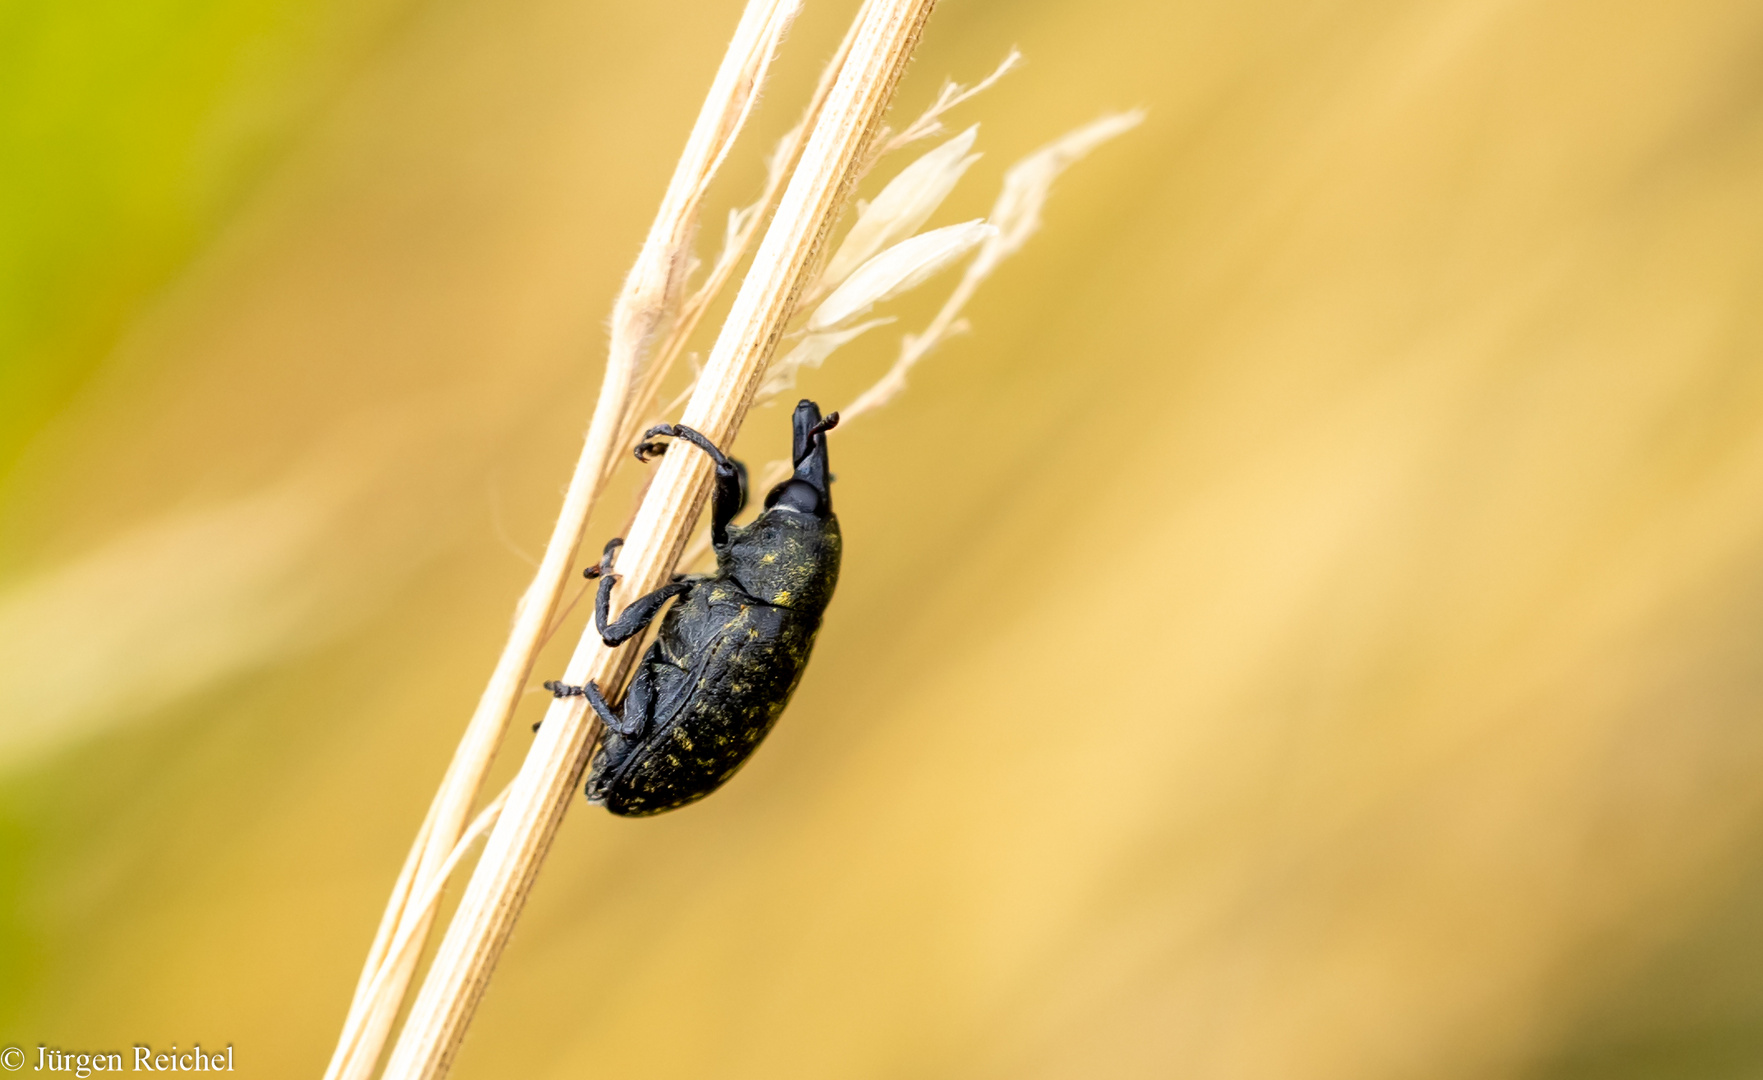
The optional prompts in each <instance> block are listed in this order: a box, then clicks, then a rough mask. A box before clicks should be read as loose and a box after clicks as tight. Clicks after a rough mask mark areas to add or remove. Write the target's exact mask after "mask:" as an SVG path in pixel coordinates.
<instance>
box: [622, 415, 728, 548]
mask: <svg viewBox="0 0 1763 1080" xmlns="http://www.w3.org/2000/svg"><path fill="white" fill-rule="evenodd" d="M657 435H667V436H671V437H672V438H676V439H684V440H686V441H687V442H689V443H691V444H692V445H693V446H696V447H697V448H698V449H700V450H702V451H704V452H705V453H706V454H709V455H710V460H711V461H713V462H715V463H716V494H715V495H714V496H713V497H712V499H711V503H710V542H711V543H712V544H714V545H715V546H716V547H717V548H718V549H721V548H722V547H724V546H726V545H727V544H728V526H729V522H731V521H733V520H734V519H735V518H736V517H737V516H738V515H739V514H740V512H741V511H742V510H743V509H745V508H746V506H747V467H746V466H745V465H743V464H741V463H740V462H739V461H736V460H735V459H734V458H731V457H729V456H728V455H727V454H725V453H723V452H722V451H721V450H720V449H718V448H717V445H716V444H715V443H713V442H711V441H710V440H709V439H707V438H705V437H704V434H703V433H702V432H700V431H698V430H697V429H696V428H690V427H687V426H686V425H684V424H656V425H655V426H654V427H652V428H650V429H649V430H648V431H645V432H643V438H644V440H645V441H644V442H642V443H639V444H638V445H637V460H638V461H648V460H649V459H650V458H651V457H654V456H655V455H656V454H659V453H661V452H662V451H663V450H664V449H666V447H667V444H666V443H658V442H649V441H646V440H650V439H653V438H655V437H656V436H657Z"/></svg>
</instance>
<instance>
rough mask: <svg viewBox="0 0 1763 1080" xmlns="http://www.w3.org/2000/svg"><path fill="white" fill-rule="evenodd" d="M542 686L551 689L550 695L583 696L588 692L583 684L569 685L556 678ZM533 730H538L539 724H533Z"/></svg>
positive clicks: (563, 696)
mask: <svg viewBox="0 0 1763 1080" xmlns="http://www.w3.org/2000/svg"><path fill="white" fill-rule="evenodd" d="M544 687H545V689H547V690H549V691H551V696H552V697H560V698H565V697H585V696H586V695H587V693H588V688H587V687H585V686H571V685H569V684H568V683H566V682H561V681H559V680H557V679H552V680H551V681H550V682H547V683H545V684H544ZM542 722H543V721H541V723H542ZM533 730H534V731H537V730H539V725H538V724H534V725H533Z"/></svg>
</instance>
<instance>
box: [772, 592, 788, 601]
mask: <svg viewBox="0 0 1763 1080" xmlns="http://www.w3.org/2000/svg"><path fill="white" fill-rule="evenodd" d="M771 602H772V603H774V604H787V603H789V602H790V590H788V589H779V590H778V593H777V595H776V596H774V597H772V598H771Z"/></svg>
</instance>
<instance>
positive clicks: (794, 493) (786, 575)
mask: <svg viewBox="0 0 1763 1080" xmlns="http://www.w3.org/2000/svg"><path fill="white" fill-rule="evenodd" d="M838 420H839V414H838V413H833V414H832V415H831V416H828V417H827V418H826V419H825V420H822V419H821V417H820V407H819V406H817V405H816V404H815V403H814V402H812V401H806V400H804V401H802V402H801V403H799V404H798V405H797V406H796V413H795V416H794V417H793V424H794V436H795V437H794V453H793V455H792V456H793V460H794V462H795V474H794V475H793V476H791V477H790V478H789V479H787V480H785V481H783V482H782V483H780V484H778V485H777V486H776V487H774V488H772V490H771V493H770V494H769V495H767V496H766V497H765V511H764V512H763V513H761V514H760V515H759V517H758V518H756V519H755V520H754V521H753V523H752V524H750V525H745V526H738V525H732V524H731V522H732V521H733V519H734V517H735V515H737V514H739V513H740V512H741V508H742V507H743V506H744V505H745V504H746V501H747V490H746V475H747V473H746V469H745V468H743V467H742V466H741V464H740V463H739V462H737V461H735V460H733V459H731V458H729V457H728V456H727V455H725V454H724V453H723V452H722V451H721V450H719V449H718V448H717V447H716V445H715V444H714V443H712V442H711V441H710V440H709V439H706V438H705V437H704V436H703V435H701V434H699V433H698V432H697V431H694V430H692V429H691V428H689V427H686V426H684V425H672V424H662V425H660V426H658V427H654V428H651V429H650V430H649V431H648V432H646V433H645V434H644V436H643V438H644V439H645V440H651V439H654V438H655V437H656V436H669V437H672V438H674V439H676V440H680V441H683V442H685V443H690V444H691V445H693V446H695V447H697V448H698V449H699V450H702V451H703V452H704V453H707V454H709V455H710V457H711V459H712V460H713V461H715V463H716V492H715V496H714V499H713V502H712V506H711V523H710V538H711V543H712V545H713V546H714V547H715V549H716V573H715V574H712V575H709V576H703V577H681V578H678V579H676V580H674V581H673V582H671V583H670V584H667V585H663V586H662V587H661V588H659V589H657V590H655V591H654V592H652V593H650V594H649V595H647V596H644V597H641V598H639V599H637V600H635V601H633V602H632V603H631V605H630V606H629V607H627V608H625V610H624V612H623V613H622V614H620V615H619V617H618V619H617V620H615V621H614V620H611V618H610V611H609V610H608V607H609V604H610V600H611V596H612V586H613V584H614V583H615V582H616V581H617V580H618V579H617V576H616V575H615V574H613V573H612V561H613V555H614V553H615V552H616V551H617V550H618V547H619V545H620V544H621V543H622V541H620V540H613V541H612V542H611V543H609V544H607V545H606V555H605V558H604V559H602V560H601V563H600V566H599V567H597V568H594V569H591V570H589V572H588V573H589V575H590V576H593V575H594V574H596V573H598V574H599V576H600V590H599V593H598V595H597V597H596V599H595V604H594V625H595V627H596V628H598V629H599V631H600V636H601V638H602V639H604V640H605V641H606V643H607V644H608V645H618V644H620V643H622V642H625V641H628V640H630V639H631V638H633V637H635V636H636V635H638V634H640V633H642V632H643V629H644V627H646V626H647V625H648V624H649V622H650V621H651V620H652V619H654V618H655V615H656V613H657V612H659V611H660V610H661V607H662V605H663V604H665V603H666V602H667V601H668V600H670V599H674V598H676V597H677V598H678V602H677V603H675V604H674V606H673V608H672V609H671V610H669V611H668V613H667V615H666V617H664V618H663V619H662V620H661V629H660V630H659V631H658V632H657V633H656V636H655V641H654V643H653V644H651V645H650V646H649V649H648V651H646V652H645V653H644V654H643V658H642V660H640V661H639V662H638V665H637V672H636V675H635V676H633V677H632V679H631V684H630V690H629V691H628V692H627V693H626V694H625V699H624V708H623V711H622V714H621V713H620V712H618V711H615V710H614V709H613V708H612V707H611V706H610V705H609V704H608V703H607V702H606V699H605V698H604V697H602V696H601V694H600V689H599V687H597V686H595V685H594V684H593V683H591V682H590V683H588V684H587V685H586V686H565V685H562V684H560V683H556V682H548V683H546V684H545V688H546V689H548V690H551V691H552V692H553V693H556V694H558V695H559V696H564V695H570V694H583V695H586V697H587V698H588V701H589V703H590V704H591V705H592V706H593V708H594V711H595V712H597V713H598V714H599V715H600V719H601V721H602V722H603V723H604V724H605V727H606V733H605V737H604V739H603V740H602V741H601V744H600V750H599V753H598V754H596V755H595V757H594V763H593V766H592V768H591V769H590V770H589V773H588V783H587V794H588V800H589V801H590V802H594V803H599V804H601V805H603V806H605V807H606V809H608V810H610V811H612V812H613V813H614V814H623V815H627V816H641V815H646V814H659V813H661V812H662V811H664V810H672V809H674V808H675V807H679V806H684V805H685V804H687V803H689V802H693V801H695V800H698V799H701V798H703V797H704V796H706V795H708V794H710V793H711V792H712V791H715V790H716V789H717V788H718V787H720V786H721V785H722V784H723V782H724V781H726V780H727V779H728V778H729V777H730V776H733V775H734V773H735V770H737V769H739V768H740V767H741V765H742V764H743V763H744V762H745V761H746V760H747V758H748V757H749V756H750V755H751V754H752V752H753V749H754V747H756V746H758V745H759V741H760V740H761V739H763V738H765V735H766V732H768V731H770V730H771V726H772V724H774V723H776V721H777V718H778V715H779V714H780V713H782V712H783V710H784V706H785V705H787V704H788V703H789V700H790V695H791V694H792V693H794V692H795V689H796V684H797V683H798V682H800V681H801V679H802V670H803V668H805V667H806V666H807V665H808V655H809V653H810V652H811V651H812V650H813V648H814V635H815V634H816V633H817V632H818V631H819V629H820V619H821V615H822V613H823V612H825V610H826V605H827V602H828V601H830V600H831V599H832V595H833V588H834V586H836V585H837V584H838V580H839V552H840V547H841V540H840V536H839V519H838V518H837V517H835V516H834V515H833V508H832V491H831V487H830V483H831V474H830V473H829V472H828V470H827V454H826V432H828V431H829V430H831V429H832V428H833V426H834V425H835V424H837V423H838ZM680 445H681V442H674V443H671V444H667V443H658V442H651V441H645V442H644V443H642V444H641V445H640V446H638V447H637V457H638V458H639V459H642V460H645V461H646V460H648V459H649V458H650V457H652V456H654V455H656V454H659V453H661V452H662V451H663V450H664V449H666V448H667V447H669V446H680Z"/></svg>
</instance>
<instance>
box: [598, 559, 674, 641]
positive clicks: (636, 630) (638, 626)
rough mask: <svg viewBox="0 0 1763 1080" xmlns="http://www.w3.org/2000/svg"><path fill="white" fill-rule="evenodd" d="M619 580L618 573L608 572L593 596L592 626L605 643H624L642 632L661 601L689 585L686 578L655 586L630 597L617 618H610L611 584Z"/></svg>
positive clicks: (601, 579)
mask: <svg viewBox="0 0 1763 1080" xmlns="http://www.w3.org/2000/svg"><path fill="white" fill-rule="evenodd" d="M617 581H618V575H617V574H607V575H605V576H603V577H601V578H600V592H599V595H597V596H595V597H594V629H596V630H598V631H600V640H601V641H604V642H605V643H606V644H608V645H623V644H624V643H625V642H627V641H629V640H630V639H631V638H634V637H636V636H637V635H638V634H640V633H642V632H643V627H645V626H648V625H649V620H651V619H653V618H654V617H655V613H656V612H658V611H660V610H661V605H662V604H665V603H667V602H668V601H669V600H672V599H673V598H674V597H676V596H678V595H679V594H680V593H683V592H685V591H686V590H687V589H690V588H691V587H692V583H691V582H689V581H671V582H668V583H667V584H666V585H663V586H661V588H659V589H656V590H655V591H654V592H652V593H650V594H649V595H648V596H639V597H638V598H637V599H635V600H633V601H631V603H630V606H629V607H627V608H625V609H624V613H623V614H621V615H619V617H618V619H617V620H616V621H610V620H611V619H612V586H613V584H614V583H616V582H617Z"/></svg>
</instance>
